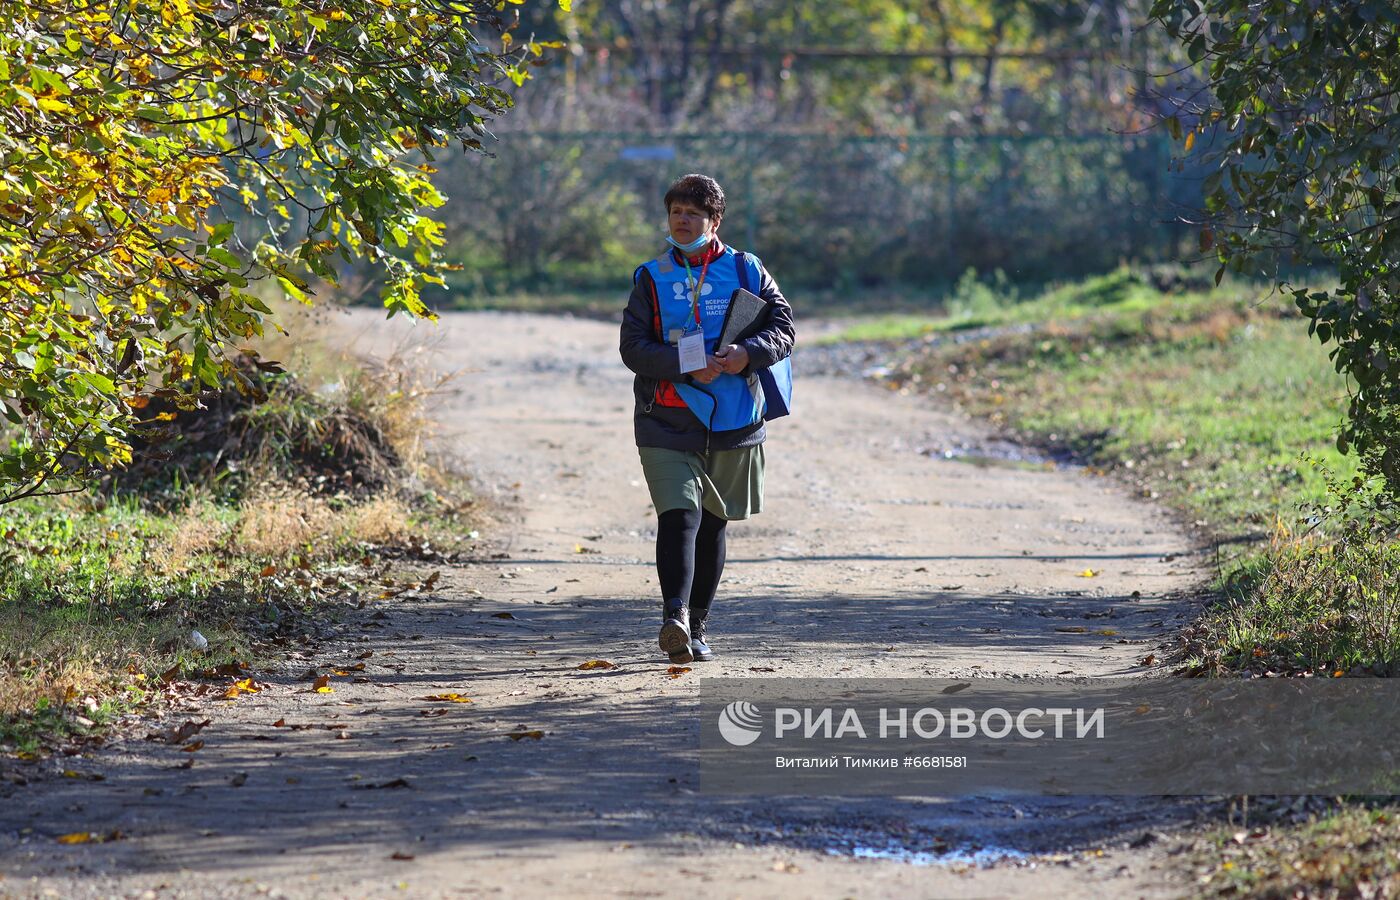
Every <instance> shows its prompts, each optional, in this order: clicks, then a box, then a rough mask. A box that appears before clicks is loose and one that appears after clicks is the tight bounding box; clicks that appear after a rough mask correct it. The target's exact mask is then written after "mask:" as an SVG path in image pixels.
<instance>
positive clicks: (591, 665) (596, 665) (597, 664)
mask: <svg viewBox="0 0 1400 900" xmlns="http://www.w3.org/2000/svg"><path fill="white" fill-rule="evenodd" d="M578 667H579V668H580V669H585V670H587V669H616V668H617V663H614V662H608V661H607V660H606V659H590V660H589V661H588V662H586V663H579V664H578Z"/></svg>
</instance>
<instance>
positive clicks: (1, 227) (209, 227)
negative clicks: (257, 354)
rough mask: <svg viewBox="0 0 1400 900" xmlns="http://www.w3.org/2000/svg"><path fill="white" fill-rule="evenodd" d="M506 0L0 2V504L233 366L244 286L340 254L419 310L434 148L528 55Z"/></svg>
mask: <svg viewBox="0 0 1400 900" xmlns="http://www.w3.org/2000/svg"><path fill="white" fill-rule="evenodd" d="M522 2H523V0H509V2H508V3H507V2H499V3H498V2H494V0H493V2H481V0H248V2H235V0H156V2H137V0H125V2H110V0H52V2H46V0H39V2H23V0H0V163H3V165H0V412H3V415H4V417H5V419H7V420H8V423H9V424H8V426H6V425H5V424H4V423H0V435H3V434H4V431H8V432H9V440H8V441H7V446H0V503H3V502H7V501H11V500H14V499H17V498H19V497H21V496H26V495H30V494H34V493H39V492H48V491H50V490H52V485H53V484H54V483H57V482H58V481H60V480H62V479H63V478H64V477H65V476H74V475H82V474H84V473H86V472H88V471H91V470H92V469H93V468H94V467H110V466H112V465H115V464H119V463H122V462H124V461H126V460H128V459H129V458H130V445H129V443H128V437H129V436H130V435H131V429H132V427H133V425H134V422H135V417H136V414H137V411H139V410H140V409H141V408H143V407H145V406H146V405H148V404H149V403H150V400H151V397H152V396H155V395H160V396H168V397H172V398H175V399H176V400H177V401H178V402H179V403H180V405H181V406H182V407H183V408H191V407H193V406H194V405H195V404H197V403H198V391H199V390H200V389H201V387H204V388H215V387H217V386H218V385H219V383H220V378H221V376H223V377H227V378H231V379H235V380H239V379H242V376H240V375H239V373H238V372H237V370H236V368H235V367H234V365H233V364H232V363H231V361H230V359H229V358H228V357H229V354H228V351H229V349H230V348H231V347H232V346H233V345H234V344H235V343H236V342H238V341H241V340H244V339H247V338H251V337H253V336H255V335H260V334H261V333H262V331H263V326H264V322H265V321H266V317H267V316H268V314H269V309H268V307H267V306H266V305H264V304H263V302H262V301H260V300H259V299H258V298H257V297H256V296H254V294H253V293H251V292H250V290H249V286H250V281H251V280H253V279H256V278H261V277H267V276H272V277H275V278H276V279H277V281H278V282H279V283H280V284H281V286H282V288H283V290H284V291H286V292H287V293H288V294H290V295H292V296H293V297H296V298H298V299H300V300H302V301H304V302H309V298H308V292H309V279H311V278H312V277H313V276H316V277H320V278H324V279H327V280H330V281H332V282H334V279H335V275H336V272H337V269H338V267H340V266H343V265H347V264H352V263H354V264H360V263H365V264H369V265H372V266H376V267H378V270H379V271H380V272H381V273H382V276H383V289H382V292H381V297H382V300H383V302H384V305H385V307H386V308H387V309H388V311H389V315H391V316H392V315H394V314H395V313H399V312H402V313H406V314H409V315H413V316H425V317H429V318H432V313H431V312H430V311H429V310H428V309H427V307H426V306H425V305H424V304H423V301H422V300H421V298H420V292H421V291H422V289H423V288H424V287H425V286H426V285H429V284H441V283H442V279H441V272H442V270H443V269H444V268H445V265H444V263H443V262H442V260H441V259H440V257H439V254H438V248H439V247H440V246H441V244H442V242H443V238H442V229H441V226H440V225H439V224H438V223H437V222H435V221H434V220H433V219H432V218H430V217H429V216H427V215H425V214H424V210H425V209H428V208H432V207H436V206H439V205H441V204H442V203H443V202H444V197H443V195H442V194H441V193H439V191H438V190H437V189H436V188H435V187H434V186H433V183H432V180H431V176H432V175H433V174H434V172H435V171H436V170H435V169H434V168H433V167H432V165H431V162H432V159H433V150H434V149H435V148H441V147H446V146H448V145H449V144H451V143H453V142H457V141H460V142H461V143H462V144H464V145H465V146H466V147H469V148H473V149H477V150H480V149H481V148H482V143H481V141H482V138H483V137H486V136H488V132H487V131H486V123H487V122H488V121H489V119H490V118H492V117H494V116H497V115H500V114H501V113H503V112H505V111H506V110H507V109H508V108H509V107H510V106H511V103H512V101H511V96H510V94H509V93H508V92H507V90H506V89H505V88H504V87H502V85H503V84H504V83H505V82H506V80H507V79H508V80H509V81H510V82H512V83H514V84H515V85H519V84H521V83H522V82H523V81H524V80H525V79H526V78H527V77H528V68H526V66H527V64H538V63H541V62H543V58H542V55H543V53H544V51H545V45H542V44H538V43H534V42H528V43H517V42H516V41H515V40H514V39H513V38H512V35H511V30H512V28H513V27H514V24H515V23H514V21H513V20H514V19H515V18H516V17H515V16H514V11H513V10H512V9H511V8H512V7H513V6H516V5H519V4H520V3H522ZM560 6H562V7H564V8H566V9H567V3H566V2H565V0H560ZM508 10H509V11H510V12H511V14H510V16H509V17H508V16H507V15H506V13H507V11H508ZM487 34H490V35H493V36H492V37H489V38H488V37H486V36H484V35H487ZM551 46H558V45H557V44H554V45H551ZM239 383H246V379H242V381H240V382H239ZM46 485H48V487H46Z"/></svg>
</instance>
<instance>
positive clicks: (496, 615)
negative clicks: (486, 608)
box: [491, 612, 515, 619]
mask: <svg viewBox="0 0 1400 900" xmlns="http://www.w3.org/2000/svg"><path fill="white" fill-rule="evenodd" d="M491 618H493V619H514V618H515V614H514V613H508V612H498V613H492V614H491Z"/></svg>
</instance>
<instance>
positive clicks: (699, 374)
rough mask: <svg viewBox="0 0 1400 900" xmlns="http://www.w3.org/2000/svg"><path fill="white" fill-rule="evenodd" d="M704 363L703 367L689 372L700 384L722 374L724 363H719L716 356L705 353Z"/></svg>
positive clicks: (707, 382) (706, 382)
mask: <svg viewBox="0 0 1400 900" xmlns="http://www.w3.org/2000/svg"><path fill="white" fill-rule="evenodd" d="M705 363H706V365H705V368H703V369H696V370H695V371H694V372H691V373H690V377H691V378H694V379H695V380H696V381H698V382H700V383H701V384H709V383H710V382H712V381H714V380H715V379H716V378H718V377H719V376H720V375H722V374H724V364H723V363H721V362H720V361H719V359H718V358H717V357H714V356H709V355H706V356H705Z"/></svg>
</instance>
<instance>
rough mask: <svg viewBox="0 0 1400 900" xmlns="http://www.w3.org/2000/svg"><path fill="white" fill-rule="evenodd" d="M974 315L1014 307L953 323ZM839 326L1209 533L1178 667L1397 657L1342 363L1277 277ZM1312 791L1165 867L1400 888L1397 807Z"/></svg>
mask: <svg viewBox="0 0 1400 900" xmlns="http://www.w3.org/2000/svg"><path fill="white" fill-rule="evenodd" d="M983 326H1027V327H1023V328H1013V329H1008V330H1007V331H1006V333H1001V334H995V333H994V334H988V335H986V336H978V337H974V338H973V339H971V340H964V341H957V340H955V339H954V338H955V336H959V335H960V334H965V333H966V330H967V329H969V328H973V327H983ZM836 339H837V340H852V339H864V340H870V339H880V340H887V341H889V342H890V344H889V349H890V353H891V357H892V359H894V360H895V362H894V364H893V365H891V366H890V369H891V371H890V374H889V375H888V376H887V383H888V385H889V386H890V387H891V388H892V389H896V390H902V391H910V392H915V391H918V392H925V391H926V392H931V393H936V394H939V395H942V396H945V397H951V398H952V399H953V400H955V401H956V402H957V403H959V404H961V405H963V406H964V407H965V408H966V409H968V410H969V411H970V412H972V413H973V414H975V415H979V416H982V417H985V418H987V419H988V420H990V421H992V422H993V423H995V424H996V425H998V426H1000V427H1001V428H1003V429H1004V430H1006V431H1007V432H1010V433H1011V434H1013V435H1015V436H1016V437H1018V438H1020V439H1021V440H1023V441H1026V442H1028V443H1031V444H1035V445H1040V446H1042V447H1046V448H1048V449H1055V450H1061V451H1064V450H1069V451H1073V452H1074V453H1075V454H1076V455H1078V456H1079V457H1080V458H1081V459H1083V460H1085V461H1086V462H1087V463H1089V464H1090V465H1092V466H1095V467H1097V468H1100V469H1102V470H1105V471H1107V472H1109V473H1111V474H1112V475H1114V476H1115V477H1117V478H1120V479H1122V480H1124V481H1126V482H1127V483H1129V484H1131V485H1132V487H1133V489H1134V490H1136V491H1137V492H1138V493H1139V494H1140V495H1141V496H1144V497H1148V498H1155V499H1157V500H1158V501H1159V502H1161V503H1163V504H1165V505H1166V506H1167V507H1168V508H1170V509H1172V510H1174V511H1175V512H1176V513H1177V514H1178V515H1179V516H1180V517H1181V518H1182V519H1183V520H1184V522H1185V523H1186V524H1187V525H1188V526H1190V527H1193V528H1194V529H1195V532H1196V534H1197V535H1198V538H1199V539H1200V540H1201V541H1202V542H1203V543H1207V544H1214V545H1215V546H1216V547H1217V549H1218V557H1217V558H1218V559H1219V568H1218V571H1217V579H1216V582H1215V584H1214V588H1215V590H1216V592H1217V595H1218V596H1217V598H1216V602H1215V603H1214V604H1213V605H1212V606H1211V607H1210V608H1208V609H1207V610H1206V611H1205V613H1204V615H1203V616H1202V617H1201V618H1200V619H1199V620H1198V621H1197V622H1196V623H1195V624H1194V625H1193V626H1191V627H1190V628H1189V629H1188V630H1187V631H1186V632H1184V633H1183V634H1182V635H1181V646H1180V652H1179V661H1180V662H1181V663H1182V664H1183V665H1182V671H1185V672H1188V673H1191V674H1220V675H1229V674H1241V673H1250V674H1256V675H1257V674H1271V675H1318V676H1324V677H1336V676H1343V675H1350V676H1367V675H1395V674H1397V672H1396V669H1397V662H1400V605H1397V604H1396V599H1397V597H1396V594H1395V589H1396V585H1400V545H1397V544H1395V543H1394V542H1385V541H1380V540H1376V539H1374V536H1373V535H1371V534H1369V533H1368V532H1367V531H1366V530H1365V529H1364V528H1363V527H1361V526H1362V524H1363V523H1364V522H1365V515H1364V514H1361V515H1356V514H1355V513H1356V506H1357V504H1358V497H1364V496H1365V494H1366V488H1367V486H1366V485H1365V484H1358V483H1357V481H1356V480H1355V472H1356V466H1355V460H1354V459H1353V458H1351V457H1345V456H1342V455H1341V454H1340V453H1338V451H1337V450H1336V449H1335V446H1334V444H1333V433H1334V429H1335V426H1336V424H1337V423H1338V422H1339V421H1340V419H1341V417H1342V416H1343V415H1344V413H1345V409H1346V402H1345V398H1346V394H1345V385H1344V383H1343V381H1342V379H1341V377H1340V376H1338V375H1337V373H1336V372H1335V371H1334V369H1333V367H1332V365H1331V362H1330V360H1329V359H1328V358H1327V353H1326V349H1325V348H1323V347H1321V346H1319V345H1318V344H1317V342H1316V341H1315V340H1314V339H1312V338H1310V337H1309V336H1308V334H1307V328H1306V324H1305V322H1304V321H1303V320H1302V319H1301V318H1300V317H1299V316H1297V315H1296V314H1295V313H1294V311H1293V310H1292V309H1291V307H1289V306H1288V305H1287V304H1286V303H1285V302H1283V301H1282V300H1280V299H1279V298H1276V297H1275V298H1268V297H1264V296H1261V292H1260V291H1259V290H1257V289H1253V288H1250V287H1249V286H1247V285H1237V284H1230V283H1228V282H1227V283H1226V284H1225V285H1224V286H1223V287H1222V288H1221V289H1217V290H1210V291H1205V290H1196V291H1191V290H1186V291H1180V292H1176V293H1170V294H1168V293H1163V292H1161V291H1159V290H1156V289H1155V288H1153V287H1151V286H1150V285H1149V284H1147V283H1146V279H1144V278H1143V277H1141V276H1140V275H1138V274H1136V273H1133V272H1131V271H1126V270H1120V271H1119V272H1115V273H1111V274H1109V275H1106V276H1103V277H1100V278H1097V279H1090V280H1088V281H1086V282H1083V283H1081V284H1078V285H1068V286H1064V287H1060V288H1057V289H1054V290H1051V291H1047V292H1044V293H1042V294H1039V295H1037V296H1034V297H1031V298H1029V299H1021V298H1016V297H1006V298H1004V299H1003V300H1001V301H1000V302H993V301H991V300H986V299H984V300H982V301H980V303H979V305H978V307H977V309H976V310H970V309H967V308H964V309H963V310H962V311H961V312H959V311H957V310H954V314H953V315H951V316H947V317H940V318H936V319H935V318H931V317H901V318H884V319H881V320H876V321H873V322H864V323H860V324H858V325H855V326H853V327H851V328H849V329H847V331H846V333H844V334H842V335H838V336H837V337H836ZM1358 488H1360V489H1359V490H1358ZM1361 505H1362V506H1364V503H1363V504H1361ZM1348 507H1350V509H1348ZM1314 522H1315V523H1317V524H1318V527H1317V528H1315V529H1314V530H1313V532H1312V533H1311V534H1304V532H1305V531H1306V530H1307V526H1308V525H1310V524H1312V523H1314ZM1319 800H1321V798H1319ZM1275 805H1277V804H1275ZM1311 808H1312V809H1314V810H1315V811H1314V812H1312V813H1311V814H1310V815H1306V816H1304V815H1301V814H1278V815H1274V814H1272V813H1270V814H1264V815H1260V816H1256V818H1255V824H1254V827H1252V828H1243V829H1241V828H1237V827H1230V828H1225V829H1218V830H1215V831H1212V832H1211V833H1209V834H1207V835H1204V836H1198V837H1197V838H1196V839H1194V841H1193V842H1192V843H1191V845H1190V846H1189V847H1188V848H1187V852H1184V853H1182V854H1181V855H1180V857H1179V858H1178V864H1179V865H1180V867H1181V868H1180V871H1181V873H1182V874H1183V875H1185V876H1187V877H1189V878H1190V879H1191V881H1190V883H1191V884H1192V886H1193V887H1192V890H1194V891H1195V892H1196V893H1198V894H1199V895H1200V896H1209V897H1226V896H1228V897H1258V898H1264V897H1270V898H1272V897H1369V896H1376V897H1380V896H1394V895H1396V893H1397V892H1400V853H1398V852H1397V851H1396V849H1395V847H1396V837H1397V835H1396V825H1395V822H1396V821H1398V820H1400V808H1398V807H1396V806H1395V805H1394V804H1381V805H1379V806H1373V805H1371V804H1358V803H1355V802H1334V803H1328V802H1326V801H1322V802H1319V803H1316V804H1313V806H1312V807H1311ZM1319 808H1320V809H1319Z"/></svg>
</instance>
